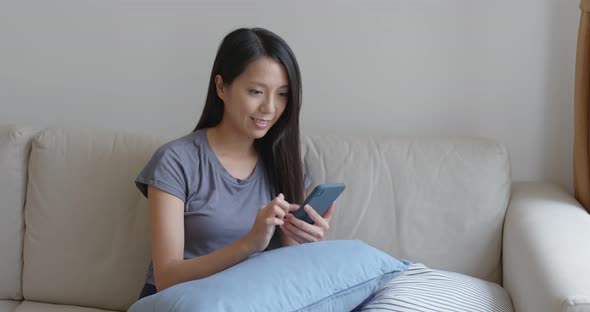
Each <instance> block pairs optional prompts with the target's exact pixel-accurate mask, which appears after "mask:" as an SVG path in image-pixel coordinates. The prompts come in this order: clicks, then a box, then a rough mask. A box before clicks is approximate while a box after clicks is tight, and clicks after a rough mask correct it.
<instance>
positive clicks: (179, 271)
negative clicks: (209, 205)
mask: <svg viewBox="0 0 590 312" xmlns="http://www.w3.org/2000/svg"><path fill="white" fill-rule="evenodd" d="M148 194H149V197H148V207H149V210H150V225H151V240H152V259H153V265H154V278H155V282H156V289H158V291H161V290H162V289H165V288H167V287H170V286H172V285H175V284H179V283H182V282H186V281H189V280H194V279H200V278H204V277H207V276H210V275H212V274H215V273H217V272H220V271H223V270H225V269H227V268H229V267H231V266H233V265H235V264H237V263H239V262H241V261H243V260H245V259H246V258H248V256H250V255H252V254H253V253H255V252H256V250H255V249H256V248H255V246H253V245H252V244H251V243H249V240H248V239H247V238H246V237H244V238H242V239H240V240H238V241H236V242H235V243H233V244H231V245H229V246H227V247H224V248H220V249H218V250H216V251H214V252H212V253H210V254H208V255H205V256H201V257H195V258H193V259H189V260H184V257H183V254H184V203H183V202H182V200H180V199H179V198H177V197H175V196H173V195H171V194H169V193H167V192H164V191H162V190H160V189H158V188H155V187H152V186H148Z"/></svg>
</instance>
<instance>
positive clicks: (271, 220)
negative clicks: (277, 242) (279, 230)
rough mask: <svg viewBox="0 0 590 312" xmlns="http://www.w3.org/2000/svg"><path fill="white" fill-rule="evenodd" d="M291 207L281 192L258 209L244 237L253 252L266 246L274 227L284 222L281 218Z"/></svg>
mask: <svg viewBox="0 0 590 312" xmlns="http://www.w3.org/2000/svg"><path fill="white" fill-rule="evenodd" d="M292 209H293V206H292V205H289V203H288V202H287V201H285V197H284V196H283V194H282V193H281V194H279V195H278V196H277V197H275V198H274V199H273V200H272V201H271V202H270V203H268V204H267V205H266V206H261V207H260V209H258V214H257V215H256V220H254V225H252V229H251V230H250V232H248V234H247V235H246V237H245V238H246V241H247V242H248V243H249V244H250V246H251V247H252V249H253V251H254V252H261V251H263V250H264V249H265V248H266V247H267V246H268V244H269V243H270V239H271V238H272V235H273V234H274V231H275V227H276V226H277V225H282V224H283V223H284V221H283V219H284V218H285V216H286V215H287V214H288V213H289V212H290V211H291V210H292Z"/></svg>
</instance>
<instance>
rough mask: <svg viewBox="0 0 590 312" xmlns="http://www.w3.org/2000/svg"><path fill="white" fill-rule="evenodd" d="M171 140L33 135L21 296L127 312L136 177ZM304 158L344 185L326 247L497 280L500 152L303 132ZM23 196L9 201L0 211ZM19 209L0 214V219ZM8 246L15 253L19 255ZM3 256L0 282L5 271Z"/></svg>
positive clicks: (136, 249) (139, 230) (321, 179)
mask: <svg viewBox="0 0 590 312" xmlns="http://www.w3.org/2000/svg"><path fill="white" fill-rule="evenodd" d="M0 133H2V132H1V131H0ZM171 139H173V138H164V137H154V136H148V135H134V134H129V133H125V132H117V131H106V130H91V129H46V130H43V131H42V132H40V133H38V134H37V135H35V137H34V138H33V140H32V144H31V151H30V157H29V160H28V177H29V179H28V183H27V189H26V205H25V208H24V222H25V224H26V231H25V234H24V250H23V252H24V270H23V279H22V280H23V285H22V289H23V297H24V298H25V299H27V300H34V301H41V302H50V303H58V304H70V305H80V306H88V307H96V308H102V309H109V310H126V309H127V308H128V307H129V306H130V305H131V304H132V303H133V302H134V301H135V300H136V299H137V296H138V295H139V291H140V289H141V286H142V284H143V282H144V279H145V272H146V268H147V264H148V262H149V259H150V243H149V222H148V209H147V201H146V200H145V199H144V198H143V196H142V195H141V194H140V193H139V191H137V190H136V188H135V185H134V183H133V181H134V179H135V177H136V176H137V174H138V173H139V171H140V170H141V168H143V166H144V165H145V164H146V162H147V161H148V159H149V158H150V157H151V156H152V154H153V152H154V151H155V150H156V149H157V148H158V147H159V146H161V145H162V144H163V143H165V142H167V141H169V140H171ZM0 143H1V144H0V152H1V151H2V149H3V148H5V147H4V145H5V144H4V143H3V142H2V141H0ZM302 152H303V159H304V163H305V166H306V168H307V172H308V174H309V175H310V177H311V179H312V182H313V184H312V185H316V184H319V183H328V182H344V183H346V185H347V189H346V190H345V192H344V193H343V195H342V196H341V198H339V199H338V201H337V204H336V210H335V212H334V215H333V219H332V222H331V225H332V227H331V230H330V235H329V238H330V239H353V238H354V239H361V240H363V241H365V242H367V243H369V244H371V245H373V246H375V247H378V248H380V249H382V250H384V251H386V252H388V253H390V254H391V255H393V256H395V257H398V258H406V259H409V260H412V261H416V262H423V263H425V264H427V265H428V266H431V267H433V268H441V269H449V270H453V271H457V272H462V273H466V274H470V275H472V276H476V277H480V278H483V279H486V280H491V281H499V278H500V276H501V259H500V252H501V239H502V225H503V220H504V215H505V212H506V206H507V202H508V197H509V193H510V168H509V161H508V153H507V151H506V149H505V148H504V147H503V146H501V145H499V144H497V143H494V142H492V141H489V140H485V139H468V138H465V139H458V138H455V139H444V138H395V137H390V138H369V137H344V136H304V137H302ZM0 156H1V154H0ZM23 157H25V156H23ZM4 158H5V157H4V156H1V157H0V159H2V160H4ZM23 159H24V158H21V160H20V161H21V162H22V163H25V164H26V163H27V162H26V161H25V160H23ZM0 165H2V166H3V164H2V163H1V162H0ZM1 168H2V170H4V168H5V167H1ZM0 179H1V178H0ZM9 180H10V181H13V182H14V183H17V182H18V179H7V180H6V181H9ZM17 184H18V183H17ZM20 191H21V194H22V187H21V189H20ZM16 193H17V192H15V194H10V195H7V196H5V194H4V193H3V197H2V198H3V200H2V204H3V205H5V203H8V201H6V200H4V198H9V197H10V196H11V195H14V196H17V194H16ZM21 196H22V195H21ZM14 198H16V197H14ZM12 206H15V207H18V201H15V204H14V205H12ZM12 206H11V207H12ZM21 206H22V205H21ZM15 209H16V210H18V209H17V208H13V209H12V210H10V211H13V212H10V211H8V209H6V208H5V207H1V210H0V222H2V221H1V220H4V219H5V216H9V215H10V214H11V213H12V214H13V215H14V213H15V212H14V211H16V210H15ZM21 209H22V208H21ZM7 211H8V212H7ZM16 213H18V212H16ZM17 217H18V215H17ZM17 224H18V222H17ZM1 229H2V230H4V227H2V228H1ZM15 229H21V231H22V227H21V228H18V227H16V228H15ZM15 231H16V230H15ZM15 233H16V232H15ZM16 238H18V237H16ZM1 242H4V238H3V237H2V238H0V243H1ZM0 247H4V246H0ZM6 250H10V253H12V252H14V253H15V255H12V256H11V257H20V250H19V249H18V248H16V247H15V248H13V249H10V248H8V249H6ZM4 251H5V249H4V248H3V249H2V253H1V254H0V274H1V273H2V269H4V267H3V265H5V263H9V261H8V260H6V261H5V259H4V258H2V257H3V255H5V254H7V253H8V252H7V253H5V252H4ZM7 259H8V258H7ZM15 259H16V258H15ZM11 268H12V267H11ZM13 280H14V278H13ZM0 282H4V281H0ZM4 285H9V286H10V287H15V288H18V284H16V283H15V284H13V283H11V282H8V283H2V284H0V290H1V289H2V288H1V287H2V286H4Z"/></svg>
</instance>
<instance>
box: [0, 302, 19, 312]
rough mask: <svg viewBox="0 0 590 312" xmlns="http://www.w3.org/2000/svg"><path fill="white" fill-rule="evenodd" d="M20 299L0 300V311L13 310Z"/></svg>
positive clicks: (10, 311) (8, 311) (9, 311)
mask: <svg viewBox="0 0 590 312" xmlns="http://www.w3.org/2000/svg"><path fill="white" fill-rule="evenodd" d="M19 304H20V301H15V300H0V312H14V310H16V307H17V306H18V305H19Z"/></svg>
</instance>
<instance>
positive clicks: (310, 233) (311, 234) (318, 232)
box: [285, 215, 324, 242]
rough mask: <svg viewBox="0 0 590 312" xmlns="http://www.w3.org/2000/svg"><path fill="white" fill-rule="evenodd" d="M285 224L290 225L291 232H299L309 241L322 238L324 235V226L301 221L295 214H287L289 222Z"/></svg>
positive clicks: (299, 234)
mask: <svg viewBox="0 0 590 312" xmlns="http://www.w3.org/2000/svg"><path fill="white" fill-rule="evenodd" d="M289 223H290V224H289ZM285 224H289V225H290V227H289V229H290V230H291V232H293V233H295V234H297V235H298V236H300V237H301V238H304V239H305V240H307V241H309V242H312V241H318V240H322V239H323V237H324V235H323V230H322V228H320V227H319V226H315V225H311V224H309V223H307V222H305V221H301V220H299V219H297V218H296V217H295V216H293V215H288V216H287V222H286V223H285Z"/></svg>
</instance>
